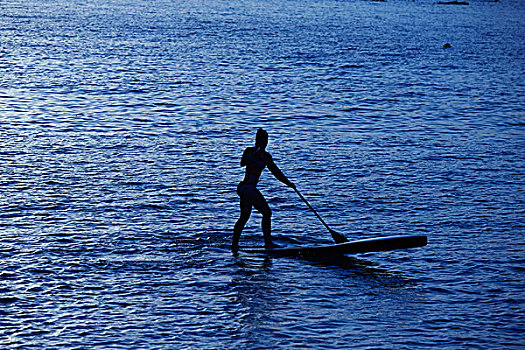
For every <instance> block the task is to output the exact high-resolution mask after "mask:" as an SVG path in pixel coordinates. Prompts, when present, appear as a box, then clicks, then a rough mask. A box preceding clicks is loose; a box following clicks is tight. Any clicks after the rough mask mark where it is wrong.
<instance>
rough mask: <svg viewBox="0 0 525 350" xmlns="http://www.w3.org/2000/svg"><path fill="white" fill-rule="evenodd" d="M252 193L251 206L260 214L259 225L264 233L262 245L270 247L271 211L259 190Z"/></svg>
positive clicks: (271, 244) (271, 245)
mask: <svg viewBox="0 0 525 350" xmlns="http://www.w3.org/2000/svg"><path fill="white" fill-rule="evenodd" d="M256 191H257V192H256V193H255V195H254V200H253V206H254V207H255V209H257V211H259V213H261V214H262V221H261V227H262V231H263V235H264V246H265V247H266V248H272V247H273V243H272V211H271V209H270V206H268V202H266V199H265V198H264V196H263V195H262V193H261V192H259V190H256Z"/></svg>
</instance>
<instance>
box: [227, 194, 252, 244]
mask: <svg viewBox="0 0 525 350" xmlns="http://www.w3.org/2000/svg"><path fill="white" fill-rule="evenodd" d="M251 214H252V204H251V202H250V201H248V200H246V199H243V198H242V197H241V216H240V217H239V220H237V222H236V223H235V227H234V228H233V240H232V252H234V253H236V252H238V251H239V239H240V238H241V233H242V230H243V229H244V226H245V225H246V223H247V222H248V219H249V218H250V215H251Z"/></svg>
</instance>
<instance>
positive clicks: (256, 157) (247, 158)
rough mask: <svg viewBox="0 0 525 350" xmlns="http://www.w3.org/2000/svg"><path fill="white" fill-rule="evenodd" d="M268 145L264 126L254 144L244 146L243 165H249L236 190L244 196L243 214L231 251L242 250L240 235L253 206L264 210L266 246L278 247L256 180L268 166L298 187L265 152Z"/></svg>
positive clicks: (291, 185) (242, 200)
mask: <svg viewBox="0 0 525 350" xmlns="http://www.w3.org/2000/svg"><path fill="white" fill-rule="evenodd" d="M267 145H268V133H267V132H266V131H264V130H263V129H258V130H257V134H256V136H255V147H248V148H246V149H245V150H244V153H243V154H242V159H241V166H242V167H244V166H246V172H245V175H244V179H243V180H242V181H241V182H240V183H239V185H238V186H237V194H238V195H239V197H240V198H241V216H240V218H239V220H237V223H236V224H235V228H234V230H233V241H232V251H233V252H234V253H235V252H237V251H238V250H239V238H240V237H241V233H242V230H243V229H244V225H246V223H247V222H248V219H249V218H250V215H251V213H252V207H254V208H255V209H257V210H258V211H259V212H260V213H261V214H262V216H263V217H262V223H261V226H262V231H263V235H264V247H265V248H267V249H270V248H273V247H275V245H274V244H273V243H272V236H271V217H272V211H271V210H270V207H269V206H268V203H267V202H266V199H264V197H263V195H262V194H261V192H259V190H258V189H257V183H258V182H259V178H260V177H261V172H262V171H263V169H264V168H265V167H268V169H269V170H270V171H271V172H272V174H273V175H274V176H275V177H276V178H277V179H278V180H279V181H281V182H282V183H284V184H286V185H287V186H288V187H291V188H295V185H294V184H293V183H292V182H291V181H290V180H288V178H287V177H286V176H285V175H284V174H283V173H282V171H281V170H280V169H279V168H278V167H277V165H275V163H274V162H273V159H272V156H271V155H270V153H268V152H266V150H265V149H266V146H267Z"/></svg>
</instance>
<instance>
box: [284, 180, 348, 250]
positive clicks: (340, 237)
mask: <svg viewBox="0 0 525 350" xmlns="http://www.w3.org/2000/svg"><path fill="white" fill-rule="evenodd" d="M294 190H295V192H296V193H297V194H298V195H299V197H301V199H302V200H303V202H304V203H305V204H306V205H307V206H308V208H310V210H311V211H312V212H313V213H314V214H315V216H317V218H318V219H319V221H321V223H322V224H323V225H324V227H326V229H327V230H328V231H329V232H330V234H331V235H332V238H333V239H334V241H335V243H343V242H348V239H346V237H345V236H343V235H342V234H340V233H337V232H335V231H334V230H332V229H331V228H330V226H328V224H327V223H326V222H324V220H323V218H322V217H321V215H319V214H318V213H317V211H316V210H315V209H314V208H313V207H312V206H311V205H310V203H308V201H307V200H306V198H304V197H303V195H302V194H301V192H299V190H298V189H297V188H294Z"/></svg>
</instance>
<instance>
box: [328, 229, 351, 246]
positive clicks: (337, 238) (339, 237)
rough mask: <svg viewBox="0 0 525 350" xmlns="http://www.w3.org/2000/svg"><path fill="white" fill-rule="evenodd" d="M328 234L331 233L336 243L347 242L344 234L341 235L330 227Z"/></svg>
mask: <svg viewBox="0 0 525 350" xmlns="http://www.w3.org/2000/svg"><path fill="white" fill-rule="evenodd" d="M330 234H331V235H332V238H333V239H334V242H335V243H337V244H339V243H345V242H348V239H347V238H346V237H345V236H343V235H342V234H340V233H337V232H335V231H334V230H332V229H330Z"/></svg>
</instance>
